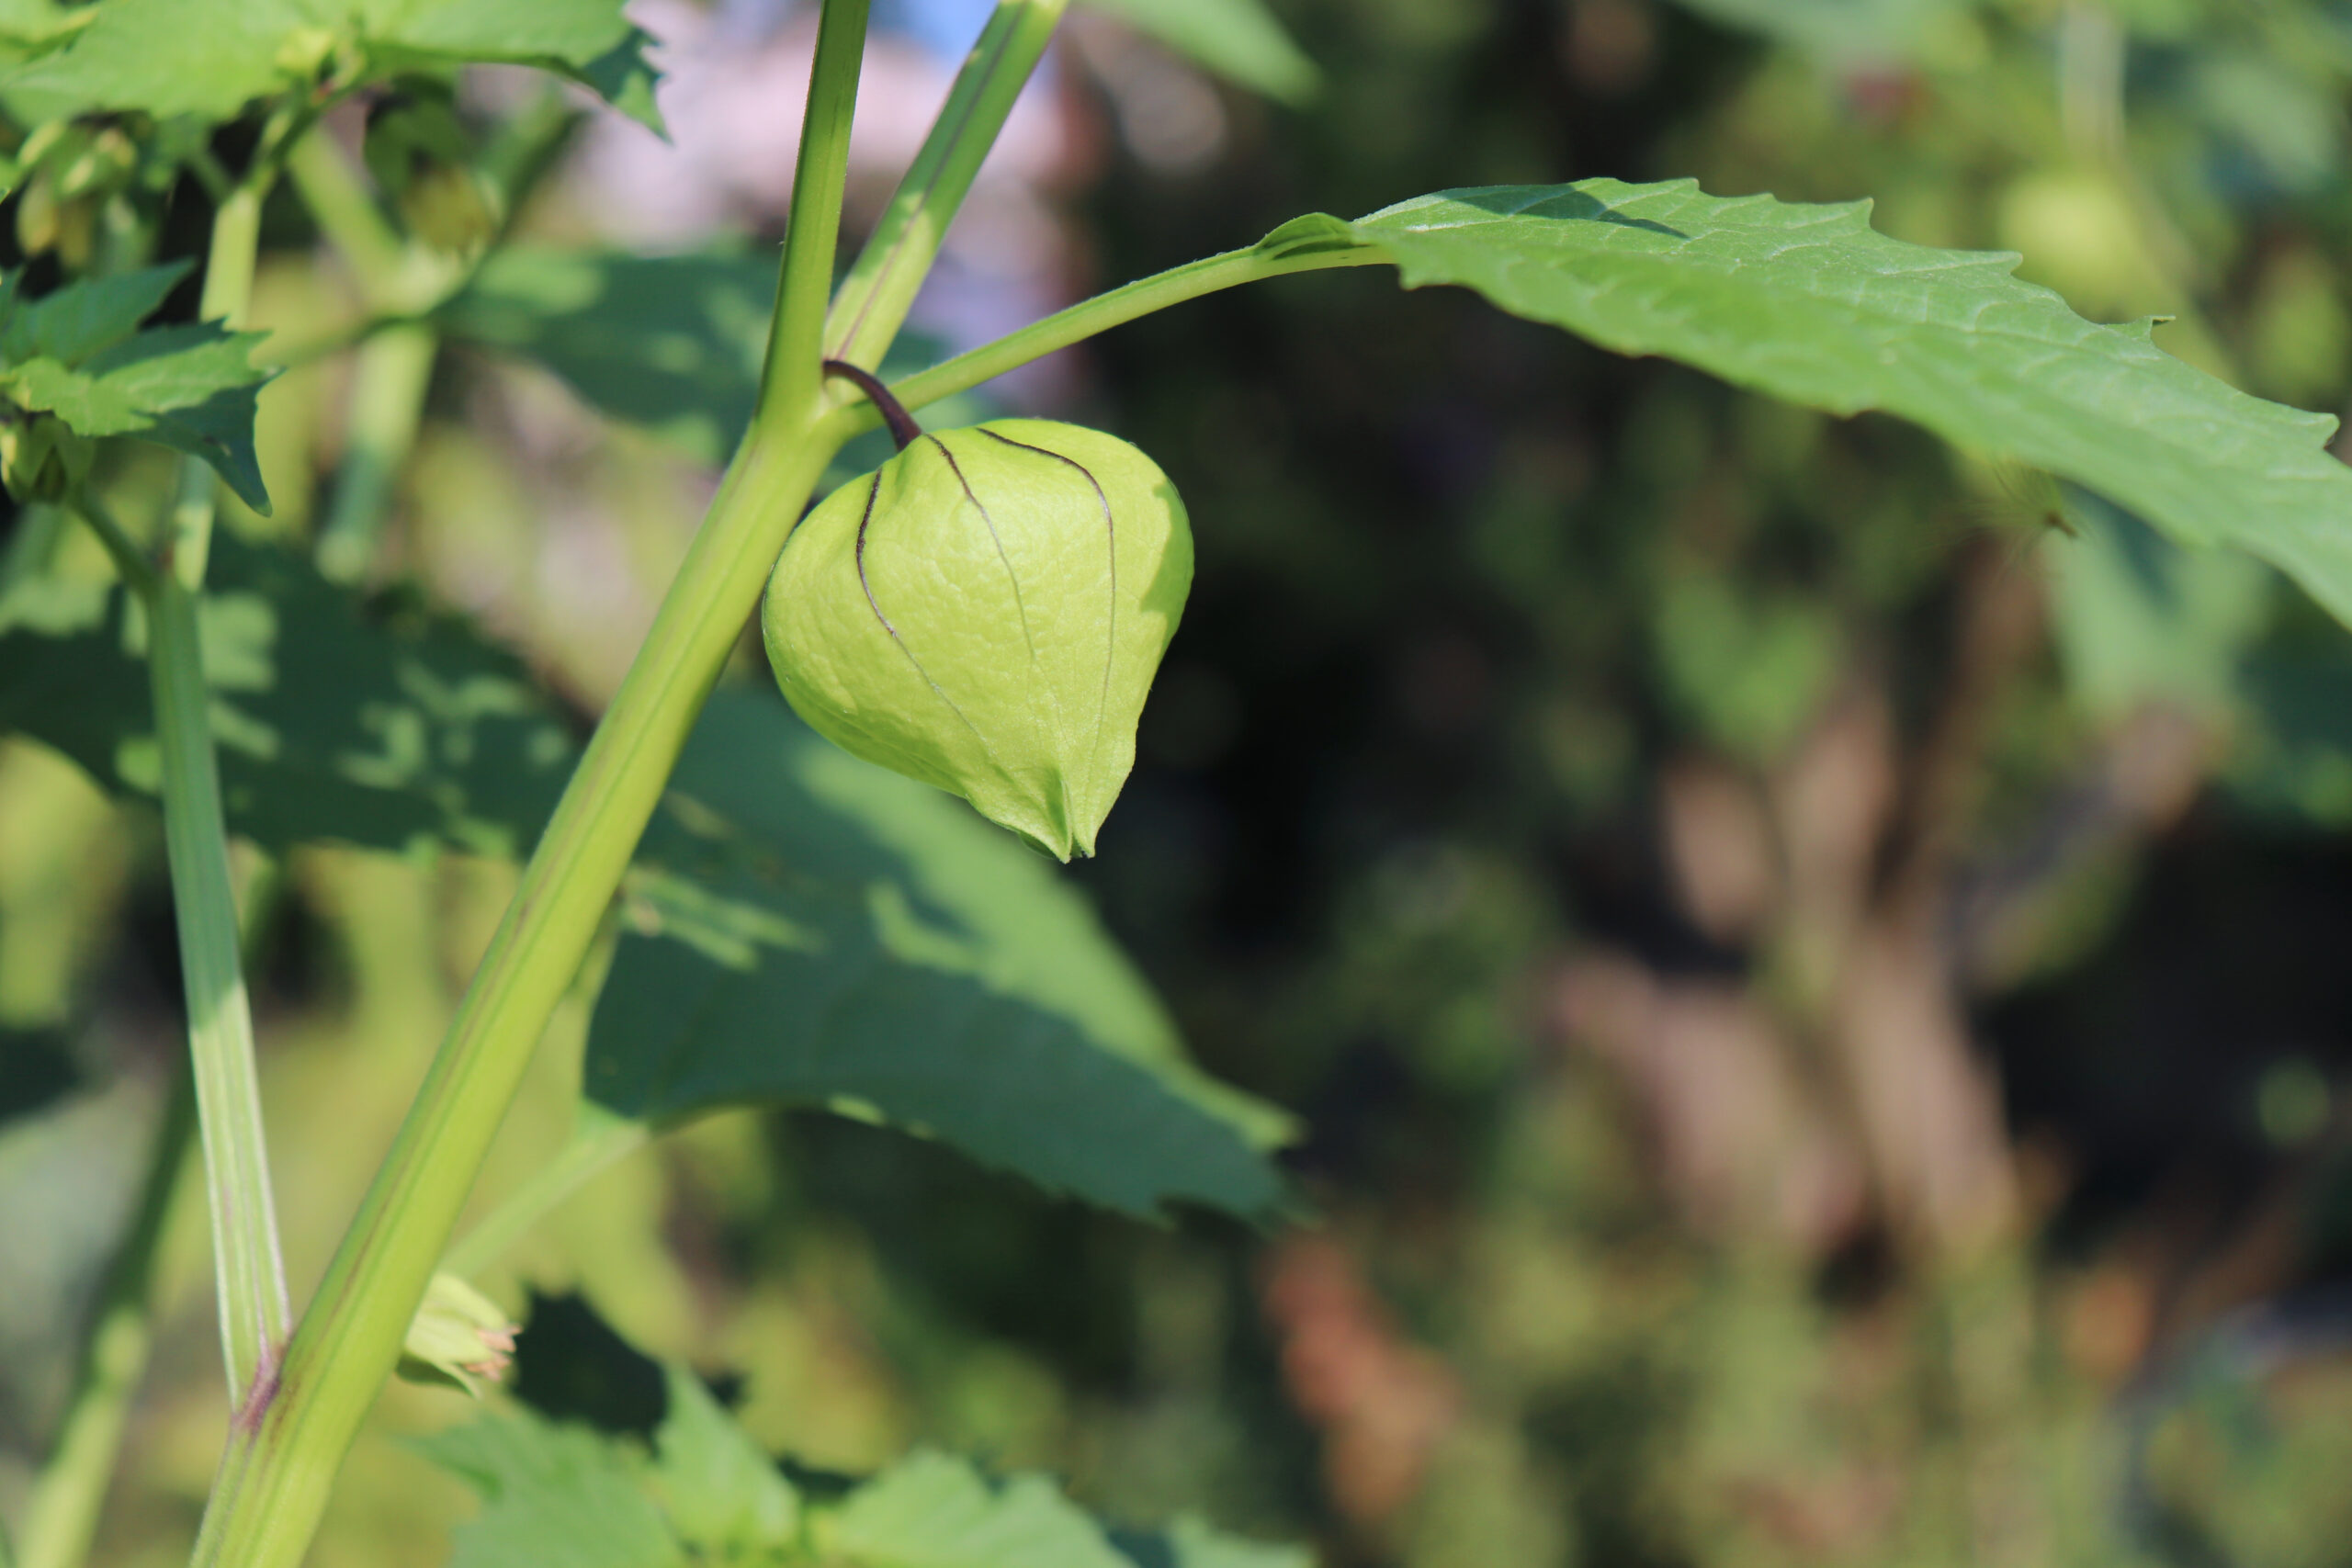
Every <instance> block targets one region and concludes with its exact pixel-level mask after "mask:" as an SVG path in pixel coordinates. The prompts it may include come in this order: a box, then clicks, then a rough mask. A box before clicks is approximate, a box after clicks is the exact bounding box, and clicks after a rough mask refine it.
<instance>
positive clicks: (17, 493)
mask: <svg viewBox="0 0 2352 1568" xmlns="http://www.w3.org/2000/svg"><path fill="white" fill-rule="evenodd" d="M93 456H95V453H94V451H93V449H92V447H91V446H90V442H89V438H88V437H86V436H84V435H80V434H76V433H75V432H74V431H73V430H71V429H69V428H68V427H67V426H66V424H65V423H64V422H63V421H62V420H60V419H58V418H57V417H55V416H54V415H52V414H45V413H39V414H28V415H21V416H19V417H18V418H17V419H15V420H12V421H9V422H7V423H5V424H0V484H5V485H6V487H7V491H8V494H9V496H10V497H11V498H12V499H14V500H16V501H17V502H31V501H46V502H58V501H62V500H64V499H65V498H66V497H67V496H68V495H71V494H72V493H73V492H74V487H75V486H76V485H79V484H80V483H81V482H82V481H83V480H84V479H87V478H88V477H89V473H90V459H91V458H92V457H93Z"/></svg>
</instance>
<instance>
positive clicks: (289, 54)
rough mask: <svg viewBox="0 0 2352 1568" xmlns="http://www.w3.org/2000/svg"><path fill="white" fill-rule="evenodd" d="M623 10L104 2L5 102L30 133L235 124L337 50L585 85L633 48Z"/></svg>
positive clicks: (568, 4) (375, 60)
mask: <svg viewBox="0 0 2352 1568" xmlns="http://www.w3.org/2000/svg"><path fill="white" fill-rule="evenodd" d="M621 5H622V0H100V3H99V4H98V5H97V6H95V7H93V10H94V12H95V15H93V16H92V17H91V18H90V20H89V22H88V25H87V26H85V28H82V30H81V31H80V33H79V34H78V35H77V36H75V37H74V39H73V41H72V42H71V43H70V44H68V45H67V46H66V47H64V48H63V49H61V50H57V51H53V52H51V53H49V54H45V55H42V56H41V57H40V58H39V59H37V60H34V61H32V62H29V63H28V64H26V65H23V66H20V67H18V68H17V70H15V71H13V72H11V73H8V74H7V75H6V76H5V77H0V98H5V99H6V102H7V103H8V105H9V107H10V108H11V110H12V111H13V112H14V113H15V114H16V116H17V118H19V119H22V120H26V121H27V122H28V123H38V122H40V121H41V120H47V119H53V118H62V117H64V116H67V115H74V114H84V113H87V112H90V111H92V110H98V109H141V110H144V111H145V112H147V113H149V114H152V115H153V116H155V117H156V118H159V119H164V118H171V117H173V116H175V115H184V114H185V115H196V116H198V117H200V118H206V119H215V120H221V119H231V118H235V116H236V115H237V114H238V113H239V112H240V111H241V110H242V109H243V107H245V106H246V105H247V104H249V103H251V102H253V101H254V99H256V98H264V97H268V96H271V95H273V94H276V93H279V92H283V91H285V90H287V89H288V88H290V87H294V86H297V85H301V84H302V83H304V82H306V81H307V80H309V79H310V77H311V75H312V74H313V73H315V72H316V71H317V70H318V68H319V66H320V64H321V62H322V61H325V60H326V59H328V58H329V57H330V56H332V55H334V53H335V52H336V51H339V50H340V51H356V52H358V53H360V54H362V55H364V56H365V57H366V58H367V60H368V63H369V65H370V66H371V67H372V72H371V73H372V74H378V75H383V74H390V73H397V72H400V71H403V70H413V69H417V68H420V67H430V66H445V67H446V66H456V65H465V64H472V63H477V62H480V63H505V64H517V65H537V66H542V67H544V68H547V69H550V70H556V71H560V72H562V73H566V74H570V75H574V76H579V75H580V73H582V71H584V70H585V68H587V67H588V66H589V65H591V64H592V63H593V62H597V61H600V60H602V59H604V58H605V56H607V55H609V54H611V53H612V52H613V51H615V50H616V49H619V48H622V47H625V46H626V45H627V43H628V39H629V38H630V35H631V32H632V29H631V28H630V26H629V24H628V20H627V19H626V18H625V17H622V15H621ZM582 79H585V78H582ZM592 85H594V84H592Z"/></svg>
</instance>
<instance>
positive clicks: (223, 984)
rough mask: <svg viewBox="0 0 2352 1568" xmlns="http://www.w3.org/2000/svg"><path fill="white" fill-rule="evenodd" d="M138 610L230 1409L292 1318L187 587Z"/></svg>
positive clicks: (258, 1392)
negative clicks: (159, 758) (143, 617)
mask: <svg viewBox="0 0 2352 1568" xmlns="http://www.w3.org/2000/svg"><path fill="white" fill-rule="evenodd" d="M147 615H148V623H147V670H148V676H149V683H150V685H151V687H152V689H153V693H154V700H155V734H156V739H157V741H158V742H159V744H160V747H161V750H162V753H163V790H164V850H165V852H166V856H167V858H168V859H169V861H170V863H171V872H172V908H173V913H174V915H175V918H176V923H177V926H178V930H179V948H180V972H181V977H182V981H183V986H184V988H185V991H186V994H187V1029H188V1055H189V1060H190V1062H191V1064H192V1065H193V1067H194V1072H195V1079H196V1103H197V1110H198V1117H199V1119H200V1122H201V1124H202V1128H203V1144H204V1168H205V1188H206V1199H207V1206H208V1208H209V1212H210V1214H211V1219H212V1250H213V1259H214V1266H215V1267H214V1273H215V1277H216V1280H217V1282H218V1285H219V1290H220V1350H221V1357H222V1359H223V1362H224V1363H225V1365H226V1367H227V1370H228V1374H229V1402H230V1404H232V1405H233V1406H239V1407H242V1406H243V1405H245V1404H250V1403H251V1402H252V1401H253V1400H254V1399H255V1398H257V1397H258V1398H266V1397H267V1393H268V1389H269V1386H270V1382H271V1376H272V1373H273V1371H274V1370H275V1368H276V1366H277V1357H278V1353H279V1351H280V1350H281V1349H282V1348H284V1347H285V1344H286V1336H287V1331H288V1324H289V1322H290V1320H291V1318H292V1315H293V1314H292V1311H291V1309H290V1308H289V1307H288V1303H287V1297H286V1265H285V1262H284V1259H283V1258H281V1257H280V1256H279V1252H278V1245H277V1205H276V1202H275V1201H274V1200H273V1198H272V1196H271V1192H270V1181H269V1156H268V1151H267V1146H266V1141H265V1138H264V1135H263V1131H262V1114H261V1083H260V1077H259V1075H258V1073H257V1071H256V1070H255V1067H254V1023H253V1010H252V1008H251V1007H250V1006H249V1005H248V1002H247V999H246V996H245V978H244V969H243V964H242V962H241V955H240V953H239V951H238V946H239V944H238V941H237V898H236V888H235V884H234V883H233V881H232V879H231V876H230V872H229V840H228V829H227V827H226V823H225V819H224V818H223V816H222V814H221V809H220V769H219V765H218V762H217V761H216V759H215V758H214V755H213V750H212V731H211V716H210V712H209V706H210V703H211V692H210V690H209V688H208V687H207V686H206V684H205V681H204V649H203V647H202V644H201V642H200V640H199V637H198V630H197V595H196V592H195V591H194V590H193V589H191V588H190V587H189V586H188V585H187V584H186V583H184V582H182V581H179V579H178V578H177V577H176V576H175V574H173V573H172V572H169V571H165V572H161V573H158V574H157V580H156V582H155V587H154V592H153V593H152V594H150V595H149V597H148V599H147Z"/></svg>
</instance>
